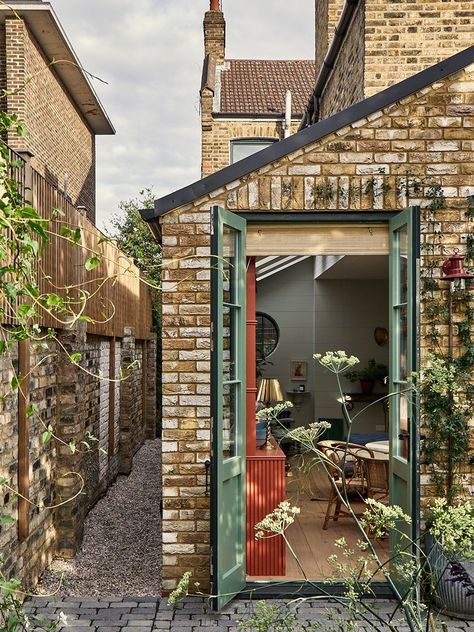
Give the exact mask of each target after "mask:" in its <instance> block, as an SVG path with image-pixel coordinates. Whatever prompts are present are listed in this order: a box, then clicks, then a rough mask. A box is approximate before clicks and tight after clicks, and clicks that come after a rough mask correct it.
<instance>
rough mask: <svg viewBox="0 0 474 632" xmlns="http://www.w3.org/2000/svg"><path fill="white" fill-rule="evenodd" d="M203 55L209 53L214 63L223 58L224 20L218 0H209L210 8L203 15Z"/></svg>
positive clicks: (218, 62)
mask: <svg viewBox="0 0 474 632" xmlns="http://www.w3.org/2000/svg"><path fill="white" fill-rule="evenodd" d="M204 55H205V56H207V55H210V56H211V57H212V58H213V60H214V61H215V63H216V64H222V63H223V62H224V58H225V20H224V14H223V13H222V11H221V7H220V2H219V0H210V10H209V11H206V13H205V15H204Z"/></svg>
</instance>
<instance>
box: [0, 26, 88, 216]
mask: <svg viewBox="0 0 474 632" xmlns="http://www.w3.org/2000/svg"><path fill="white" fill-rule="evenodd" d="M0 48H1V52H0V61H1V62H2V68H1V69H0V81H1V86H0V87H1V88H2V89H3V88H5V89H6V90H8V91H9V93H10V94H9V96H8V98H7V108H8V112H10V113H16V114H18V115H19V116H20V117H21V118H22V119H23V121H24V122H25V125H26V128H27V131H28V135H27V137H26V138H21V139H20V138H18V137H16V135H15V134H11V135H10V136H9V138H8V142H9V144H10V146H11V147H12V148H13V149H21V148H24V147H25V146H26V147H27V149H29V150H30V151H31V152H32V153H33V154H34V158H33V161H32V166H33V167H34V168H35V169H36V170H37V171H39V172H40V173H41V174H42V175H44V176H45V177H46V178H47V179H48V180H49V181H50V182H51V183H52V184H54V185H55V186H57V187H58V188H59V189H61V190H63V191H64V190H65V189H66V188H67V193H68V195H69V196H70V198H71V200H72V203H73V204H75V205H78V206H85V207H86V208H87V209H88V213H89V216H90V218H91V219H92V220H94V217H95V137H94V134H93V133H92V131H91V130H90V128H89V127H88V125H87V123H86V122H85V120H84V119H83V118H82V116H81V114H80V113H79V112H78V110H77V109H76V107H75V106H74V104H73V102H72V100H71V97H70V95H69V94H68V92H67V91H66V89H65V88H64V86H63V85H62V83H61V81H60V80H59V78H58V76H57V75H56V73H55V70H54V66H49V67H48V62H49V60H47V59H46V58H45V57H44V55H43V53H42V51H41V50H40V48H39V45H38V43H37V42H36V40H35V38H34V37H33V35H32V33H31V32H30V31H29V30H28V28H27V26H26V25H25V24H24V22H22V21H20V20H17V19H15V18H6V19H5V24H4V25H1V26H0ZM15 91H16V92H15ZM66 174H67V175H66Z"/></svg>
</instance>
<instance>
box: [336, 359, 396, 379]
mask: <svg viewBox="0 0 474 632" xmlns="http://www.w3.org/2000/svg"><path fill="white" fill-rule="evenodd" d="M387 375H388V367H387V365H385V364H380V363H378V362H376V361H375V360H374V359H371V360H369V361H368V362H367V366H365V367H364V368H362V369H356V370H355V371H348V372H347V373H346V377H347V379H348V380H350V381H351V382H357V380H373V381H374V382H378V381H380V382H383V381H384V379H385V378H386V377H387Z"/></svg>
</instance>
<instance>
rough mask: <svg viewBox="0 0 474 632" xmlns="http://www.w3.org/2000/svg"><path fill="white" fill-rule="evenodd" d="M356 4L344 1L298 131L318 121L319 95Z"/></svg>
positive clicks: (356, 0)
mask: <svg viewBox="0 0 474 632" xmlns="http://www.w3.org/2000/svg"><path fill="white" fill-rule="evenodd" d="M358 4H359V0H346V2H345V4H344V7H343V9H342V13H341V16H340V18H339V21H338V23H337V25H336V28H335V31H334V37H333V39H332V42H331V44H330V46H329V48H328V50H327V53H326V57H325V58H324V60H323V64H322V66H321V68H320V70H319V74H318V77H317V79H316V84H315V86H314V90H313V94H312V95H311V97H310V99H309V101H308V105H307V108H306V112H305V115H304V117H303V120H302V121H301V124H300V126H299V128H298V131H300V130H302V129H304V128H305V127H308V126H309V125H313V123H317V122H318V121H319V104H320V99H321V95H322V94H323V92H324V88H325V87H326V83H327V81H328V79H329V76H330V74H331V72H332V69H333V68H334V62H335V61H336V58H337V56H338V55H339V51H340V50H341V47H342V44H343V42H344V39H345V37H346V33H347V31H348V29H349V25H350V23H351V20H352V17H353V15H354V13H355V10H356V9H357V6H358Z"/></svg>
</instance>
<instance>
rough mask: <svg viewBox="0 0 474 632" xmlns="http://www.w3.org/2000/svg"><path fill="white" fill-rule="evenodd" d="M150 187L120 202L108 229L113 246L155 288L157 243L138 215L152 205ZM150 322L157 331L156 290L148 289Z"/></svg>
mask: <svg viewBox="0 0 474 632" xmlns="http://www.w3.org/2000/svg"><path fill="white" fill-rule="evenodd" d="M154 201H155V195H154V193H153V189H151V188H146V189H143V190H142V191H140V194H139V197H138V198H134V199H131V200H128V201H123V202H120V204H119V208H120V213H118V214H116V215H114V216H113V217H112V220H111V224H112V227H113V229H112V230H111V231H108V234H109V236H110V237H111V238H113V239H114V241H115V242H116V244H117V246H118V247H119V248H120V250H122V251H123V252H124V253H125V254H127V255H128V256H129V257H131V258H132V259H133V262H134V263H135V265H136V266H137V267H138V268H139V269H140V270H141V271H142V272H143V273H144V274H145V275H146V277H147V278H148V279H149V280H150V281H151V282H152V285H153V287H154V288H155V289H156V290H157V289H159V288H160V287H161V262H162V257H161V246H160V244H159V243H158V242H157V241H156V239H155V238H154V237H153V235H152V234H151V232H150V230H149V229H148V227H147V225H146V224H145V222H144V221H143V220H142V218H141V216H140V212H139V211H140V209H144V208H153V205H154ZM152 305H153V322H154V327H155V331H156V332H157V333H160V331H161V315H160V300H159V295H158V292H157V291H152Z"/></svg>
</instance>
